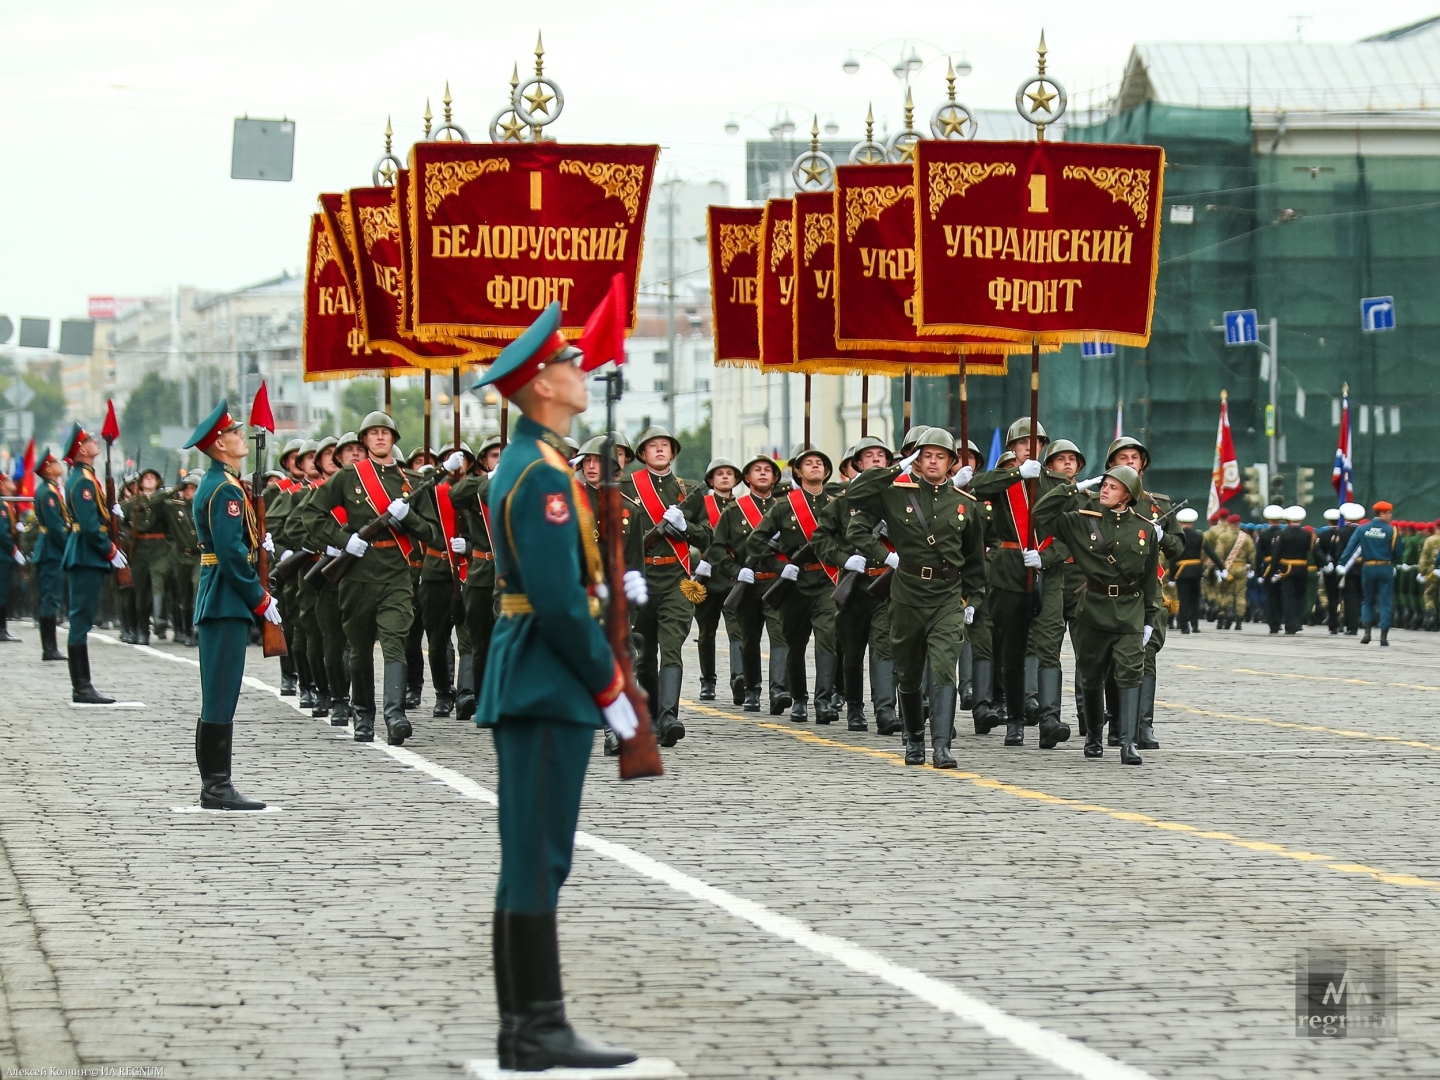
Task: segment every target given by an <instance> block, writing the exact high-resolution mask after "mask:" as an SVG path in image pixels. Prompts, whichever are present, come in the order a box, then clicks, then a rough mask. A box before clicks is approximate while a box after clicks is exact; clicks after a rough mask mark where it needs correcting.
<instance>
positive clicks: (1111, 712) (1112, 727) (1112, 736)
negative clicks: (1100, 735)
mask: <svg viewBox="0 0 1440 1080" xmlns="http://www.w3.org/2000/svg"><path fill="white" fill-rule="evenodd" d="M1105 724H1106V727H1107V728H1108V732H1109V733H1108V734H1107V735H1106V736H1105V745H1106V746H1119V745H1120V694H1119V691H1118V690H1116V689H1115V684H1114V683H1113V682H1110V681H1109V680H1108V679H1107V680H1106V682H1105Z"/></svg>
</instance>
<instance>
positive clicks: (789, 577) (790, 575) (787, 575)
mask: <svg viewBox="0 0 1440 1080" xmlns="http://www.w3.org/2000/svg"><path fill="white" fill-rule="evenodd" d="M780 576H781V577H782V578H784V579H785V580H786V581H794V580H795V579H796V578H798V577H799V576H800V568H799V567H798V566H796V565H795V564H794V563H793V562H792V563H786V564H785V569H784V570H781V571H780Z"/></svg>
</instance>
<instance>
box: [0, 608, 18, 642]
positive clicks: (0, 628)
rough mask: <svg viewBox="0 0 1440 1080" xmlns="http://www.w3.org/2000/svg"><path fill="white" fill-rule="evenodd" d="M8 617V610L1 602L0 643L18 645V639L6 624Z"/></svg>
mask: <svg viewBox="0 0 1440 1080" xmlns="http://www.w3.org/2000/svg"><path fill="white" fill-rule="evenodd" d="M9 618H10V612H9V610H8V609H7V608H6V607H5V606H4V605H3V604H0V643H4V644H15V645H18V644H19V643H20V639H19V638H18V637H16V636H15V635H14V634H12V633H10V627H9V626H8V625H7V624H8V621H9Z"/></svg>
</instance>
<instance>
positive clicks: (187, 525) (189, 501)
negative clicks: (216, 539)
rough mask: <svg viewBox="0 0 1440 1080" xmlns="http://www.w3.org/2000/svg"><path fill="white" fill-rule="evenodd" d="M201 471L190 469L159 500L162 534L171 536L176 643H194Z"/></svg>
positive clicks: (198, 575)
mask: <svg viewBox="0 0 1440 1080" xmlns="http://www.w3.org/2000/svg"><path fill="white" fill-rule="evenodd" d="M199 486H200V472H199V470H198V469H191V470H190V471H189V472H188V473H186V474H185V476H184V478H183V479H182V480H181V481H180V486H179V487H178V488H176V490H175V494H174V495H172V496H171V497H170V498H168V499H166V500H165V501H164V502H163V503H161V504H160V505H161V510H162V511H163V512H164V522H165V535H166V536H168V537H169V538H170V547H171V562H170V572H171V574H172V575H173V577H174V582H175V644H177V645H197V644H199V639H198V638H196V636H195V592H196V590H198V589H199V588H200V535H199V533H198V532H196V529H195V516H194V513H193V511H194V509H195V506H194V500H195V491H196V489H197V488H198V487H199Z"/></svg>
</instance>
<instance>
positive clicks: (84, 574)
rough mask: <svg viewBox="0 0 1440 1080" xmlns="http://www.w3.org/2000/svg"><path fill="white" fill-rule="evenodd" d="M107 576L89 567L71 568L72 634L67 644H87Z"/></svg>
mask: <svg viewBox="0 0 1440 1080" xmlns="http://www.w3.org/2000/svg"><path fill="white" fill-rule="evenodd" d="M106 576H107V575H106V571H104V570H96V569H94V568H93V567H89V566H73V567H71V568H70V570H69V577H70V632H69V634H68V635H67V636H66V639H65V640H66V642H67V643H69V644H71V645H84V644H85V640H86V635H87V634H89V633H90V627H92V626H94V625H95V616H96V614H97V612H98V611H99V610H100V586H101V585H102V584H104V582H105V578H106ZM127 591H128V592H135V591H136V590H134V589H129V590H127Z"/></svg>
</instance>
